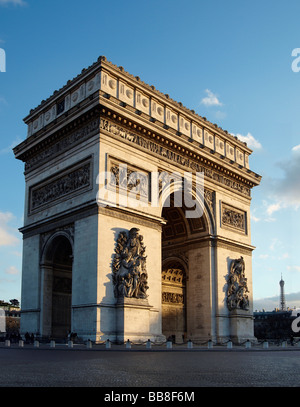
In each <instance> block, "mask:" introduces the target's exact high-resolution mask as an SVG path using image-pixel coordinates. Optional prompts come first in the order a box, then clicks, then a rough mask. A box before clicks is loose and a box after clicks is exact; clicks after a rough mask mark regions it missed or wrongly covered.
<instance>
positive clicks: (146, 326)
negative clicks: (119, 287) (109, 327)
mask: <svg viewBox="0 0 300 407" xmlns="http://www.w3.org/2000/svg"><path fill="white" fill-rule="evenodd" d="M152 309H153V307H152V306H151V305H149V303H148V300H147V299H139V298H126V297H124V298H118V300H117V304H116V328H117V335H116V339H117V341H118V342H121V343H122V342H126V341H127V340H129V341H131V342H136V343H142V342H145V341H147V340H148V339H150V341H153V342H159V341H161V342H162V341H163V340H164V339H165V338H164V336H163V335H159V334H157V333H153V331H152V329H151V328H152V323H151V318H152V316H151V314H153V312H152ZM151 331H152V332H151Z"/></svg>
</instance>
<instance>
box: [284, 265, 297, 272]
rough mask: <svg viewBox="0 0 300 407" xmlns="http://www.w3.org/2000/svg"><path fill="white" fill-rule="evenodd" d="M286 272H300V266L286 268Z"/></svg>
mask: <svg viewBox="0 0 300 407" xmlns="http://www.w3.org/2000/svg"><path fill="white" fill-rule="evenodd" d="M286 268H287V270H290V271H293V270H296V271H299V272H300V266H286Z"/></svg>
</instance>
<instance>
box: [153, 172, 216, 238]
mask: <svg viewBox="0 0 300 407" xmlns="http://www.w3.org/2000/svg"><path fill="white" fill-rule="evenodd" d="M180 194H183V188H182V179H177V180H174V182H171V183H170V185H168V186H167V187H165V188H162V187H161V188H160V190H159V199H158V204H159V207H160V212H161V214H162V212H163V209H164V207H165V205H166V203H167V204H168V203H169V202H170V197H171V196H174V197H175V199H174V203H175V204H176V205H178V206H179V207H180V204H183V205H181V206H182V207H184V209H185V211H189V210H190V209H189V208H187V207H186V205H184V197H180ZM191 199H193V200H194V201H195V202H196V206H197V210H196V212H195V214H192V211H190V214H191V215H192V217H189V218H188V219H196V218H201V217H202V218H203V221H204V222H205V223H206V225H207V231H208V233H209V234H210V235H215V233H216V224H215V214H214V208H215V202H214V192H213V191H208V190H206V189H204V188H203V191H202V193H201V194H199V193H197V191H196V188H195V186H194V185H193V187H192V189H191ZM193 215H194V216H193Z"/></svg>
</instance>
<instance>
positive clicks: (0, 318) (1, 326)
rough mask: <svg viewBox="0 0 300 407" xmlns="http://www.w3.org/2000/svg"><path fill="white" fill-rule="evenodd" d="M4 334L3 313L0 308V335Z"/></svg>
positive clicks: (4, 321) (4, 322)
mask: <svg viewBox="0 0 300 407" xmlns="http://www.w3.org/2000/svg"><path fill="white" fill-rule="evenodd" d="M4 332H6V320H5V311H4V309H1V308H0V335H1V334H3V333H4Z"/></svg>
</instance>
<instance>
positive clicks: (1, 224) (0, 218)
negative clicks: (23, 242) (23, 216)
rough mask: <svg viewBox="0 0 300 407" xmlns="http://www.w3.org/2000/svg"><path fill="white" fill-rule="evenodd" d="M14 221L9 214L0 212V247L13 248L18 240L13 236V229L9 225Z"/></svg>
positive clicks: (12, 216)
mask: <svg viewBox="0 0 300 407" xmlns="http://www.w3.org/2000/svg"><path fill="white" fill-rule="evenodd" d="M13 219H14V215H13V214H12V213H10V212H5V213H3V212H0V246H15V245H17V244H18V243H19V239H18V238H17V237H16V236H15V234H14V233H15V229H14V228H12V227H11V226H10V225H9V223H10V222H11V221H12V220H13Z"/></svg>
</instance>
